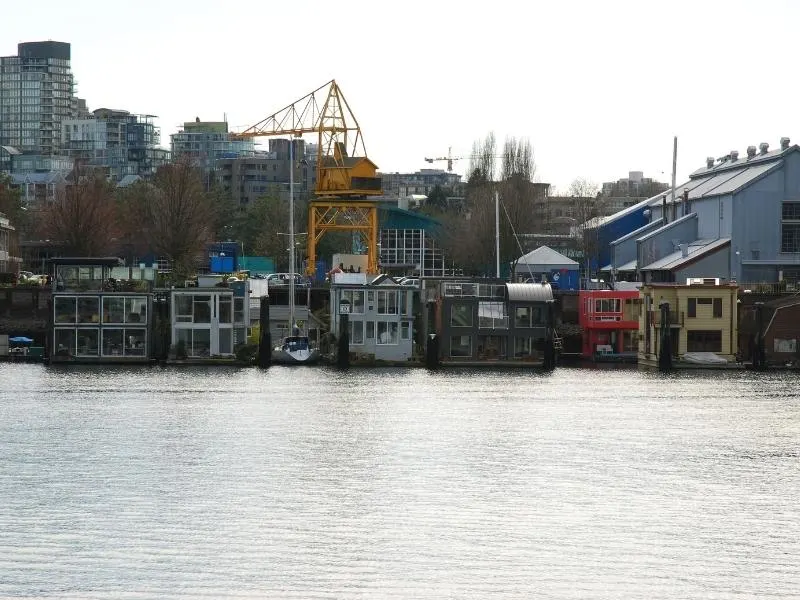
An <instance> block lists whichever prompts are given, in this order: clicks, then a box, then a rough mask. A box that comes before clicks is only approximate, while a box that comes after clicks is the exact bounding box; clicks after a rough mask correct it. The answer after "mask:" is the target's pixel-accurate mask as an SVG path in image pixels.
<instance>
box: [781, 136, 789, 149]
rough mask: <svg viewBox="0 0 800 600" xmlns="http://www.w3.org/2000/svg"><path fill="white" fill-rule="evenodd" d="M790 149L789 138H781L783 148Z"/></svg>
mask: <svg viewBox="0 0 800 600" xmlns="http://www.w3.org/2000/svg"><path fill="white" fill-rule="evenodd" d="M788 149H789V138H788V137H782V138H781V150H788Z"/></svg>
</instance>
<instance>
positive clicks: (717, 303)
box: [714, 298, 722, 319]
mask: <svg viewBox="0 0 800 600" xmlns="http://www.w3.org/2000/svg"><path fill="white" fill-rule="evenodd" d="M714 318H715V319H721V318H722V298H714Z"/></svg>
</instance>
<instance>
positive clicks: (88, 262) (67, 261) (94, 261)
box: [48, 256, 125, 267]
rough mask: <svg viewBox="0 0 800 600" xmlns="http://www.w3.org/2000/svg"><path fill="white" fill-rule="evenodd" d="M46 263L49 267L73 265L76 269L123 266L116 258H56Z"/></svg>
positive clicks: (120, 260)
mask: <svg viewBox="0 0 800 600" xmlns="http://www.w3.org/2000/svg"><path fill="white" fill-rule="evenodd" d="M48 262H49V263H50V264H51V265H69V266H72V265H74V266H76V267H86V266H96V267H101V266H102V267H122V266H124V265H125V263H124V262H123V261H122V259H120V258H117V257H116V256H103V257H99V256H77V257H68V256H60V257H58V258H51V259H50V260H49V261H48Z"/></svg>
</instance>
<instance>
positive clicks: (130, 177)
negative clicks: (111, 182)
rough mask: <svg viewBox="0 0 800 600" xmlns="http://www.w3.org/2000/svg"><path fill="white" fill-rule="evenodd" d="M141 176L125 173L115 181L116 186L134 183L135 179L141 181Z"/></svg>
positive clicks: (126, 185)
mask: <svg viewBox="0 0 800 600" xmlns="http://www.w3.org/2000/svg"><path fill="white" fill-rule="evenodd" d="M141 179H142V178H141V177H140V176H139V175H125V176H124V177H123V178H122V179H120V180H119V183H117V187H128V186H129V185H132V184H134V183H136V182H137V181H141Z"/></svg>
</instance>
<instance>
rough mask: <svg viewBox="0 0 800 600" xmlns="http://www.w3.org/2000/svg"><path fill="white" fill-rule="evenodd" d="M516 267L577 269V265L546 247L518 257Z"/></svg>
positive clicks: (540, 247)
mask: <svg viewBox="0 0 800 600" xmlns="http://www.w3.org/2000/svg"><path fill="white" fill-rule="evenodd" d="M517 264H518V265H545V266H548V267H577V266H578V263H577V262H575V261H574V260H572V259H571V258H568V257H566V256H564V255H563V254H561V253H560V252H557V251H555V250H553V249H552V248H550V247H548V246H539V247H538V248H537V249H536V250H533V251H531V252H528V253H527V254H525V255H524V256H522V257H520V259H519V261H517Z"/></svg>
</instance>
